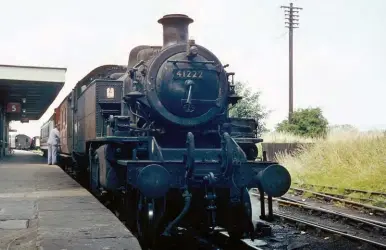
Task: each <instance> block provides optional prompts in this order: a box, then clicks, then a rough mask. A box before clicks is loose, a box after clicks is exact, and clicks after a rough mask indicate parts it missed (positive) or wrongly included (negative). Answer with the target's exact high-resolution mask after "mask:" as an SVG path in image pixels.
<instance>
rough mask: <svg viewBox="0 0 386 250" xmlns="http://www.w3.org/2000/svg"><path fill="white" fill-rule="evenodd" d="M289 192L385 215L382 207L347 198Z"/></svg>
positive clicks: (318, 193) (298, 189) (304, 191)
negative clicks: (310, 195)
mask: <svg viewBox="0 0 386 250" xmlns="http://www.w3.org/2000/svg"><path fill="white" fill-rule="evenodd" d="M290 190H292V191H294V192H295V193H296V194H298V195H303V194H306V193H309V194H312V195H313V196H314V197H315V198H317V199H319V200H323V201H327V202H335V203H339V204H343V205H345V206H347V207H351V208H354V209H357V210H362V211H367V212H368V213H372V214H374V215H379V216H384V215H386V209H385V208H383V207H379V206H372V205H367V204H364V203H360V202H355V201H352V200H349V199H347V198H340V197H336V196H333V195H330V194H324V193H320V192H315V191H311V190H307V189H301V188H291V189H290Z"/></svg>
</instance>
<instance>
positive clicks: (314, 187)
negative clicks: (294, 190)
mask: <svg viewBox="0 0 386 250" xmlns="http://www.w3.org/2000/svg"><path fill="white" fill-rule="evenodd" d="M293 185H296V186H298V187H299V188H303V189H308V190H314V191H316V190H321V189H323V190H340V191H343V194H344V195H345V196H347V195H349V194H355V193H357V194H362V195H367V196H368V198H380V199H386V193H382V192H377V191H368V190H360V189H350V188H343V189H342V188H338V187H332V186H322V185H314V184H300V183H296V182H294V183H293ZM328 193H330V192H328ZM350 198H351V197H350Z"/></svg>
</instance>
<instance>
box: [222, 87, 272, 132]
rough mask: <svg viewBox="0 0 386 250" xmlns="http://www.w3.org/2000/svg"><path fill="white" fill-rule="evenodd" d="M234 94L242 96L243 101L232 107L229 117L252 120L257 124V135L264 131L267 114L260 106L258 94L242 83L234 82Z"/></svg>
mask: <svg viewBox="0 0 386 250" xmlns="http://www.w3.org/2000/svg"><path fill="white" fill-rule="evenodd" d="M235 92H236V94H237V95H239V96H242V97H243V99H241V100H239V101H238V103H237V104H235V105H234V106H232V107H231V108H230V110H229V116H230V117H234V118H253V119H255V120H256V122H257V133H258V134H259V135H261V133H263V132H265V131H266V127H265V122H264V119H266V118H267V116H268V114H269V112H267V111H266V110H265V108H264V107H263V106H262V105H260V103H259V100H260V94H261V93H260V92H258V91H252V90H251V88H250V87H249V86H247V85H246V84H245V83H243V82H236V84H235Z"/></svg>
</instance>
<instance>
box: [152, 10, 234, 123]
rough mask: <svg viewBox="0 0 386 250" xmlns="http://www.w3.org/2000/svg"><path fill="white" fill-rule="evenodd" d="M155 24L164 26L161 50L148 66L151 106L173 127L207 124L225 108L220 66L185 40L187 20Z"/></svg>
mask: <svg viewBox="0 0 386 250" xmlns="http://www.w3.org/2000/svg"><path fill="white" fill-rule="evenodd" d="M158 22H159V23H161V24H162V25H163V47H162V50H161V51H160V53H159V54H158V55H157V56H156V57H154V58H153V60H152V61H151V62H150V65H149V72H148V74H147V81H146V86H147V96H148V101H149V103H150V105H151V106H152V107H153V109H154V110H155V111H156V112H158V113H159V114H160V115H161V116H162V117H163V118H165V119H166V120H168V121H169V122H172V123H174V124H178V125H181V126H196V125H199V124H204V123H206V122H209V121H210V120H212V119H213V118H214V117H215V116H216V115H217V114H218V113H220V112H221V111H222V110H223V109H224V107H225V106H226V104H227V94H228V86H227V84H228V82H227V77H226V73H225V71H224V69H223V66H222V64H221V62H220V61H219V60H218V58H217V57H216V56H215V55H214V54H213V53H212V52H211V51H209V50H208V49H206V48H204V47H203V46H200V45H198V44H195V42H194V41H193V40H188V37H189V30H188V26H189V24H190V23H192V22H193V19H191V18H190V17H188V16H186V15H182V14H171V15H166V16H164V17H163V18H161V19H160V20H158Z"/></svg>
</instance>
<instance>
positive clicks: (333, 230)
mask: <svg viewBox="0 0 386 250" xmlns="http://www.w3.org/2000/svg"><path fill="white" fill-rule="evenodd" d="M274 216H275V217H277V218H283V219H286V220H289V221H292V222H295V223H301V224H304V225H307V226H309V227H313V228H317V229H320V230H323V231H326V232H329V233H332V234H338V235H341V236H344V237H346V238H349V239H352V240H356V241H361V242H366V243H369V244H371V245H374V246H377V247H382V248H386V244H383V243H381V242H377V241H373V240H369V239H366V238H363V237H359V236H355V235H352V234H349V233H347V232H344V231H341V230H339V229H336V228H332V227H328V226H324V225H320V224H318V223H315V222H311V221H308V220H304V219H299V218H296V217H294V216H291V215H287V214H284V213H281V212H275V214H274Z"/></svg>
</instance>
